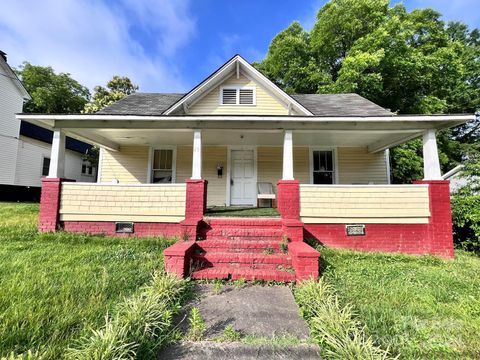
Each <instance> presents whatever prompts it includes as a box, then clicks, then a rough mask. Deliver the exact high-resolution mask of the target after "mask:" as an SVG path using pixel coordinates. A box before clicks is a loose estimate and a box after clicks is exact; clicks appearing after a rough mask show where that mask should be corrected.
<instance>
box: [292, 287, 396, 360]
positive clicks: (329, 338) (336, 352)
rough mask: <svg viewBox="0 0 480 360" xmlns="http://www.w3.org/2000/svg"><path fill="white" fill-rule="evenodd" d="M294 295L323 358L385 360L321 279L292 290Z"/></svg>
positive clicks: (350, 309) (384, 355) (382, 351)
mask: <svg viewBox="0 0 480 360" xmlns="http://www.w3.org/2000/svg"><path fill="white" fill-rule="evenodd" d="M294 295H295V299H296V301H297V303H298V304H299V306H300V310H301V313H302V315H303V317H304V318H305V319H306V320H307V322H308V324H309V327H310V332H311V336H312V338H313V339H314V340H315V341H316V342H317V343H318V344H319V346H320V349H321V350H320V351H321V353H322V356H323V357H325V358H328V359H339V360H340V359H371V360H374V359H375V360H376V359H388V351H385V350H383V349H381V348H379V347H378V346H376V345H375V344H374V343H373V340H372V339H371V338H370V337H367V336H366V335H365V331H364V329H363V328H362V327H361V326H360V323H359V322H358V321H356V320H355V319H354V312H353V308H352V306H350V305H346V306H343V307H342V306H341V305H340V303H339V301H338V297H337V296H336V294H335V292H334V290H333V288H332V287H331V286H330V285H328V284H326V283H325V282H324V281H323V279H320V280H319V281H318V282H316V281H313V280H308V281H305V282H303V283H302V284H301V285H299V286H298V287H297V288H295V290H294Z"/></svg>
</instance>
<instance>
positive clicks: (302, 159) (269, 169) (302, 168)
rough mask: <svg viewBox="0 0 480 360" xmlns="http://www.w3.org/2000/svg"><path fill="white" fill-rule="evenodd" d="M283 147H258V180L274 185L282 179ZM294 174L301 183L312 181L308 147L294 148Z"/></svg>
mask: <svg viewBox="0 0 480 360" xmlns="http://www.w3.org/2000/svg"><path fill="white" fill-rule="evenodd" d="M282 167H283V147H281V146H264V147H258V148H257V172H258V175H257V179H258V182H269V183H272V184H273V185H274V186H276V185H277V181H278V180H281V179H282ZM293 176H294V178H295V179H297V180H299V181H300V183H306V184H308V183H309V182H310V174H309V149H308V147H294V148H293Z"/></svg>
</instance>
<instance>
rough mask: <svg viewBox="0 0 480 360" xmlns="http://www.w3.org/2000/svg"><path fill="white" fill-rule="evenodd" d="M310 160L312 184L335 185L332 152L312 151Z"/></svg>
mask: <svg viewBox="0 0 480 360" xmlns="http://www.w3.org/2000/svg"><path fill="white" fill-rule="evenodd" d="M312 160H313V167H312V171H313V177H312V179H313V183H314V184H333V183H335V161H334V160H335V158H334V153H333V150H313V151H312Z"/></svg>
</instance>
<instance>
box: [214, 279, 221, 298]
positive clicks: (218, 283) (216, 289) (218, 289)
mask: <svg viewBox="0 0 480 360" xmlns="http://www.w3.org/2000/svg"><path fill="white" fill-rule="evenodd" d="M222 287H223V283H222V281H219V280H218V279H215V281H214V283H213V293H214V294H215V295H218V294H220V293H221V292H222Z"/></svg>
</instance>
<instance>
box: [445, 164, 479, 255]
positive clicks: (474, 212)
mask: <svg viewBox="0 0 480 360" xmlns="http://www.w3.org/2000/svg"><path fill="white" fill-rule="evenodd" d="M462 174H463V176H464V177H465V179H466V181H467V185H466V186H464V187H462V188H460V189H459V190H457V191H456V192H455V193H454V194H453V195H452V201H451V203H452V223H453V235H454V241H455V245H456V246H457V247H459V248H461V249H464V250H467V251H473V252H475V253H477V254H480V161H478V160H477V161H474V160H471V161H469V162H467V163H466V165H465V168H464V170H463V171H462Z"/></svg>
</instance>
